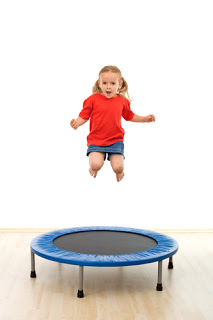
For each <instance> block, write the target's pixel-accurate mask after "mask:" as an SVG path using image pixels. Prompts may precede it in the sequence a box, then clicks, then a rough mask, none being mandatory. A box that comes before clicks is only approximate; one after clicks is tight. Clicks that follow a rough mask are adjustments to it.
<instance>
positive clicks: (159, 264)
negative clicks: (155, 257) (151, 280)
mask: <svg viewBox="0 0 213 320" xmlns="http://www.w3.org/2000/svg"><path fill="white" fill-rule="evenodd" d="M162 267H163V261H158V283H157V287H156V290H157V291H162V290H163V286H162V272H163V268H162Z"/></svg>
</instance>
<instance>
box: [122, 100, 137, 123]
mask: <svg viewBox="0 0 213 320" xmlns="http://www.w3.org/2000/svg"><path fill="white" fill-rule="evenodd" d="M134 115H135V114H134V112H132V110H131V108H130V102H129V100H126V101H125V103H124V107H123V111H122V117H123V118H124V119H125V120H126V121H129V120H132V118H133V117H134Z"/></svg>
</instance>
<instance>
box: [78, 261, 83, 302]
mask: <svg viewBox="0 0 213 320" xmlns="http://www.w3.org/2000/svg"><path fill="white" fill-rule="evenodd" d="M83 278H84V267H83V266H79V284H78V294H77V297H78V298H83V297H84V290H83Z"/></svg>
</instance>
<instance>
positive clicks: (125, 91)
mask: <svg viewBox="0 0 213 320" xmlns="http://www.w3.org/2000/svg"><path fill="white" fill-rule="evenodd" d="M109 71H111V72H114V73H117V75H118V81H119V82H121V81H123V83H122V87H121V89H118V94H119V95H120V96H121V97H123V98H124V99H126V100H129V101H132V100H131V99H130V96H129V92H128V84H127V82H126V80H125V79H124V78H123V77H122V75H121V71H120V70H119V69H118V68H117V67H116V66H105V67H104V68H103V69H101V71H100V72H99V78H100V75H101V73H104V72H109ZM98 92H100V93H101V92H102V90H101V88H100V87H99V85H98V80H97V81H96V82H95V84H94V86H93V88H92V93H98ZM126 94H127V96H128V99H127V97H126Z"/></svg>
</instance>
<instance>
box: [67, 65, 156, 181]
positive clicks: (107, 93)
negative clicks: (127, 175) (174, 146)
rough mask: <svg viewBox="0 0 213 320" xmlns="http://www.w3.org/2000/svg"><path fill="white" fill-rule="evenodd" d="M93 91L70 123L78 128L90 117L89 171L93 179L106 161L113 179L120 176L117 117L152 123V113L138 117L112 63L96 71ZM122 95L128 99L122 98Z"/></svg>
mask: <svg viewBox="0 0 213 320" xmlns="http://www.w3.org/2000/svg"><path fill="white" fill-rule="evenodd" d="M92 91H93V94H92V95H91V96H90V97H89V98H87V99H86V100H85V101H84V103H83V109H82V111H81V112H80V114H79V117H78V118H77V119H72V120H71V121H70V125H71V127H72V128H73V129H75V130H76V129H78V127H80V126H82V125H83V124H84V123H86V122H87V121H88V120H89V119H90V133H89V135H88V136H87V146H88V149H87V156H89V165H90V169H89V172H90V174H91V176H93V177H94V178H95V177H96V175H97V172H98V171H99V170H100V169H101V168H102V166H103V164H104V161H105V159H106V154H108V158H107V159H108V160H109V161H110V163H111V166H112V169H113V171H114V172H115V174H116V178H117V181H118V182H119V181H121V180H122V179H123V177H124V161H123V159H124V143H123V140H124V129H123V128H122V127H121V116H122V117H123V118H124V119H125V120H127V121H132V122H152V121H155V116H154V115H153V114H150V115H148V116H146V117H143V116H138V115H136V114H134V113H133V112H132V110H131V109H130V101H131V100H130V98H129V93H128V85H127V82H126V80H124V78H123V77H122V75H121V71H120V70H119V69H118V68H117V67H115V66H106V67H104V68H103V69H102V70H101V71H100V72H99V79H98V80H97V81H96V82H95V85H94V87H93V90H92ZM126 94H127V96H128V99H127V98H126Z"/></svg>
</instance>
